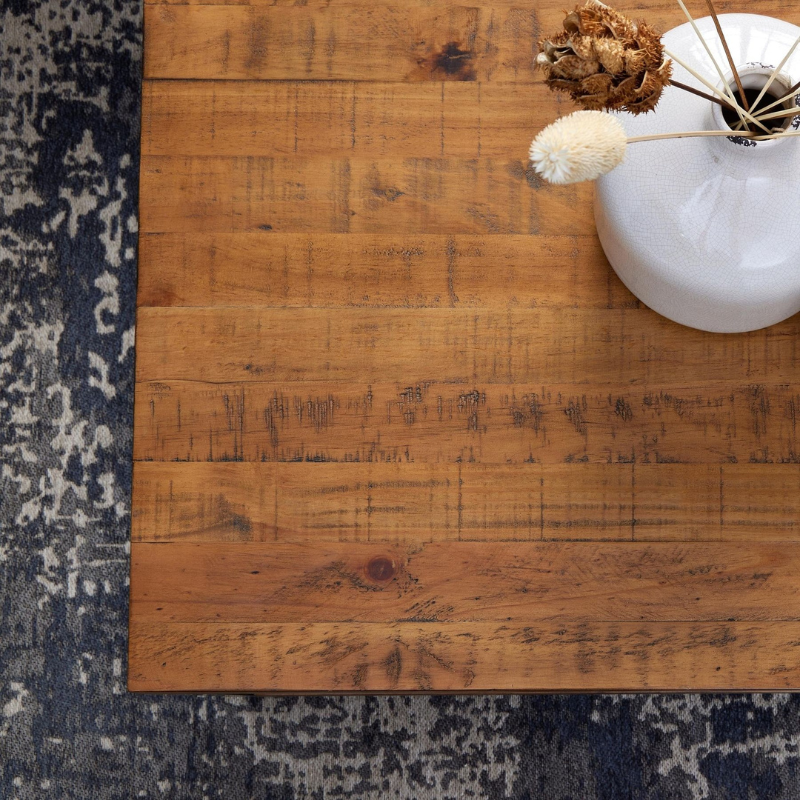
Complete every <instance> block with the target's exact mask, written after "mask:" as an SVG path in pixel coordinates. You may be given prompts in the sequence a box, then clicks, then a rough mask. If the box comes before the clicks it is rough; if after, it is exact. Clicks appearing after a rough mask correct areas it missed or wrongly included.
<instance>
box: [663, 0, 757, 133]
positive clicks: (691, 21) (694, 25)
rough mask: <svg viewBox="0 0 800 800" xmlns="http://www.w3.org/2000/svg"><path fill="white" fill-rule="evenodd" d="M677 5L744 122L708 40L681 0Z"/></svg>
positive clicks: (732, 106) (733, 106)
mask: <svg viewBox="0 0 800 800" xmlns="http://www.w3.org/2000/svg"><path fill="white" fill-rule="evenodd" d="M678 5H679V6H680V7H681V11H683V14H684V16H685V17H686V19H687V20H688V21H689V24H690V25H691V26H692V29H693V30H694V32H695V34H696V35H697V38H698V39H699V40H700V44H702V45H703V47H704V48H705V51H706V53H707V54H708V57H709V58H710V59H711V63H712V64H713V65H714V69H715V70H716V71H717V75H719V79H720V81H721V82H722V85H723V87H724V89H725V94H727V95H728V99H729V100H730V101H731V103H729V105H730V107H731V108H733V109H734V110H735V111H736V113H737V114H738V115H739V119H740V120H741V121H742V124H744V114H743V113H742V111H741V109H740V108H739V104H738V103H737V102H736V98H735V97H734V96H733V92H732V91H731V87H730V86H728V81H726V80H725V75H724V74H723V72H722V68H721V67H720V65H719V64H718V63H717V59H716V58H714V54H713V53H712V52H711V48H710V47H709V46H708V42H707V41H706V39H705V37H704V36H703V34H702V33H700V28H698V27H697V23H696V22H695V21H694V17H692V15H691V14H690V13H689V9H688V8H686V4H685V3H684V2H683V0H678ZM672 83H675V81H672Z"/></svg>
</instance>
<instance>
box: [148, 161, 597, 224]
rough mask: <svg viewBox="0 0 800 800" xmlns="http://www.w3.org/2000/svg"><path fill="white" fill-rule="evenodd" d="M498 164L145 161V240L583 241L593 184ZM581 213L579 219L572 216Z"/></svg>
mask: <svg viewBox="0 0 800 800" xmlns="http://www.w3.org/2000/svg"><path fill="white" fill-rule="evenodd" d="M525 159H526V155H525V151H524V150H523V151H522V152H519V151H515V152H512V153H510V154H509V158H508V159H506V160H503V161H500V160H498V161H491V160H489V159H486V160H483V159H481V160H479V161H476V160H474V159H472V160H468V159H447V158H443V159H442V158H407V159H403V160H400V159H397V160H393V159H382V160H368V159H358V160H356V159H345V158H339V159H328V158H322V157H318V158H306V157H300V156H298V157H293V158H290V157H285V158H268V157H255V156H248V157H237V158H232V157H225V158H221V157H219V156H144V157H143V158H142V162H141V175H140V181H141V191H142V199H141V201H140V216H141V220H140V224H141V229H142V231H143V232H145V233H170V232H171V233H186V232H192V233H207V232H220V233H222V232H230V231H254V230H264V231H277V232H281V233H302V232H313V233H391V234H397V233H410V234H415V233H451V234H455V233H472V234H476V233H477V234H487V233H488V234H496V233H517V234H520V233H522V234H547V235H564V234H566V235H578V236H587V235H592V234H593V233H594V221H593V219H592V216H591V202H590V201H591V197H592V191H593V190H592V185H591V184H577V185H572V186H553V187H542V188H541V190H540V191H531V189H534V190H538V189H539V188H540V179H539V178H538V177H537V176H536V174H535V173H534V172H533V169H532V167H530V166H529V165H526V164H525ZM576 212H577V213H576Z"/></svg>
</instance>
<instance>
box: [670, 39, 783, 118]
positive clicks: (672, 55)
mask: <svg viewBox="0 0 800 800" xmlns="http://www.w3.org/2000/svg"><path fill="white" fill-rule="evenodd" d="M664 53H666V55H667V56H668V57H669V58H671V59H672V60H673V61H674V62H675V63H676V64H680V65H681V66H682V67H683V68H684V69H685V70H686V71H687V72H688V73H689V74H690V75H693V76H694V77H695V78H697V80H699V81H700V83H702V84H703V85H704V86H705V87H707V88H708V89H711V91H712V92H714V94H715V95H717V96H718V97H721V98H722V99H723V100H726V99H727V98H726V97H725V95H723V94H722V92H721V91H720V90H719V89H717V87H716V86H714V84H712V83H710V82H709V81H707V80H706V79H705V78H704V77H703V76H702V75H700V73H699V72H696V71H695V70H694V69H692V67H690V66H689V65H688V64H687V63H686V62H685V61H683V60H681V59H680V58H678V56H676V55H675V53H671V52H670V51H669V50H667V48H666V47H665V48H664ZM742 113H743V114H744V115H745V117H747V119H748V120H750V122H755V123H756V125H758V126H759V127H760V128H762V129H763V130H764V131H766V132H767V133H769V129H768V128H767V127H766V126H765V125H762V124H761V123H760V122H759V121H758V120H757V119H756V118H755V117H754V116H753V115H752V114H751V113H750V112H749V111H744V110H742Z"/></svg>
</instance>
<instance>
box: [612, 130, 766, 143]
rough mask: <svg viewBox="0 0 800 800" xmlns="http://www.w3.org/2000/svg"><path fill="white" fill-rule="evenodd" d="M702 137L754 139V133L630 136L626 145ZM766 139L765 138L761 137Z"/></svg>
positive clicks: (728, 132) (678, 133)
mask: <svg viewBox="0 0 800 800" xmlns="http://www.w3.org/2000/svg"><path fill="white" fill-rule="evenodd" d="M702 136H728V137H730V136H736V137H738V138H744V139H752V138H754V137H755V134H754V133H750V132H748V133H740V134H735V133H733V132H732V131H678V132H676V133H652V134H650V135H648V136H631V137H630V138H629V139H628V144H635V143H636V142H655V141H658V140H659V139H690V138H695V137H702ZM763 138H764V139H766V138H767V137H766V136H765V137H763ZM759 141H761V139H759Z"/></svg>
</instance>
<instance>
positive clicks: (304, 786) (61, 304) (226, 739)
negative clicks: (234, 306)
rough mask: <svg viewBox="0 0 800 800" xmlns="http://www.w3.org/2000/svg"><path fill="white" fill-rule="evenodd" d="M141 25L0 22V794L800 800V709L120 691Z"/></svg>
mask: <svg viewBox="0 0 800 800" xmlns="http://www.w3.org/2000/svg"><path fill="white" fill-rule="evenodd" d="M140 70H141V7H140V5H139V4H138V3H137V2H127V1H126V0H116V2H114V0H105V2H94V1H93V0H31V1H30V2H28V1H27V0H3V1H2V3H0V204H2V205H1V210H0V450H1V452H0V770H1V771H0V797H2V798H9V800H12V799H19V800H23V799H24V800H33V799H34V798H35V799H36V800H40V798H81V800H83V799H84V798H89V799H91V800H100V799H101V798H138V797H146V798H150V797H152V798H198V799H199V798H221V799H224V800H239V799H240V798H371V797H376V798H377V797H380V798H384V797H386V798H409V800H419V799H421V798H470V797H475V798H492V799H494V798H519V800H523V798H530V799H531V800H533V799H534V798H535V799H536V800H592V798H608V800H625V799H626V798H635V799H636V800H641V799H642V798H648V799H652V800H658V799H659V798H736V799H737V800H743V799H745V798H747V800H756V799H757V798H758V799H759V800H760V799H761V798H764V800H780V799H782V798H787V800H788V798H798V797H800V776H798V743H799V742H800V720H799V719H798V710H800V700H798V699H796V698H794V697H792V696H789V695H772V696H763V697H759V696H740V697H737V696H730V697H723V696H720V697H704V696H671V697H670V696H636V697H604V696H594V697H582V696H572V697H438V698H426V697H414V698H408V697H405V698H309V699H302V698H292V699H264V698H249V697H176V696H172V697H169V696H165V697H161V696H132V695H128V694H127V693H126V691H125V668H126V655H125V651H126V633H127V628H126V623H127V599H128V598H127V593H128V553H129V551H128V545H127V540H128V528H129V508H130V497H129V494H130V459H131V422H132V414H131V410H132V401H133V321H134V295H135V275H136V191H137V170H138V144H137V138H138V131H139V89H140Z"/></svg>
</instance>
